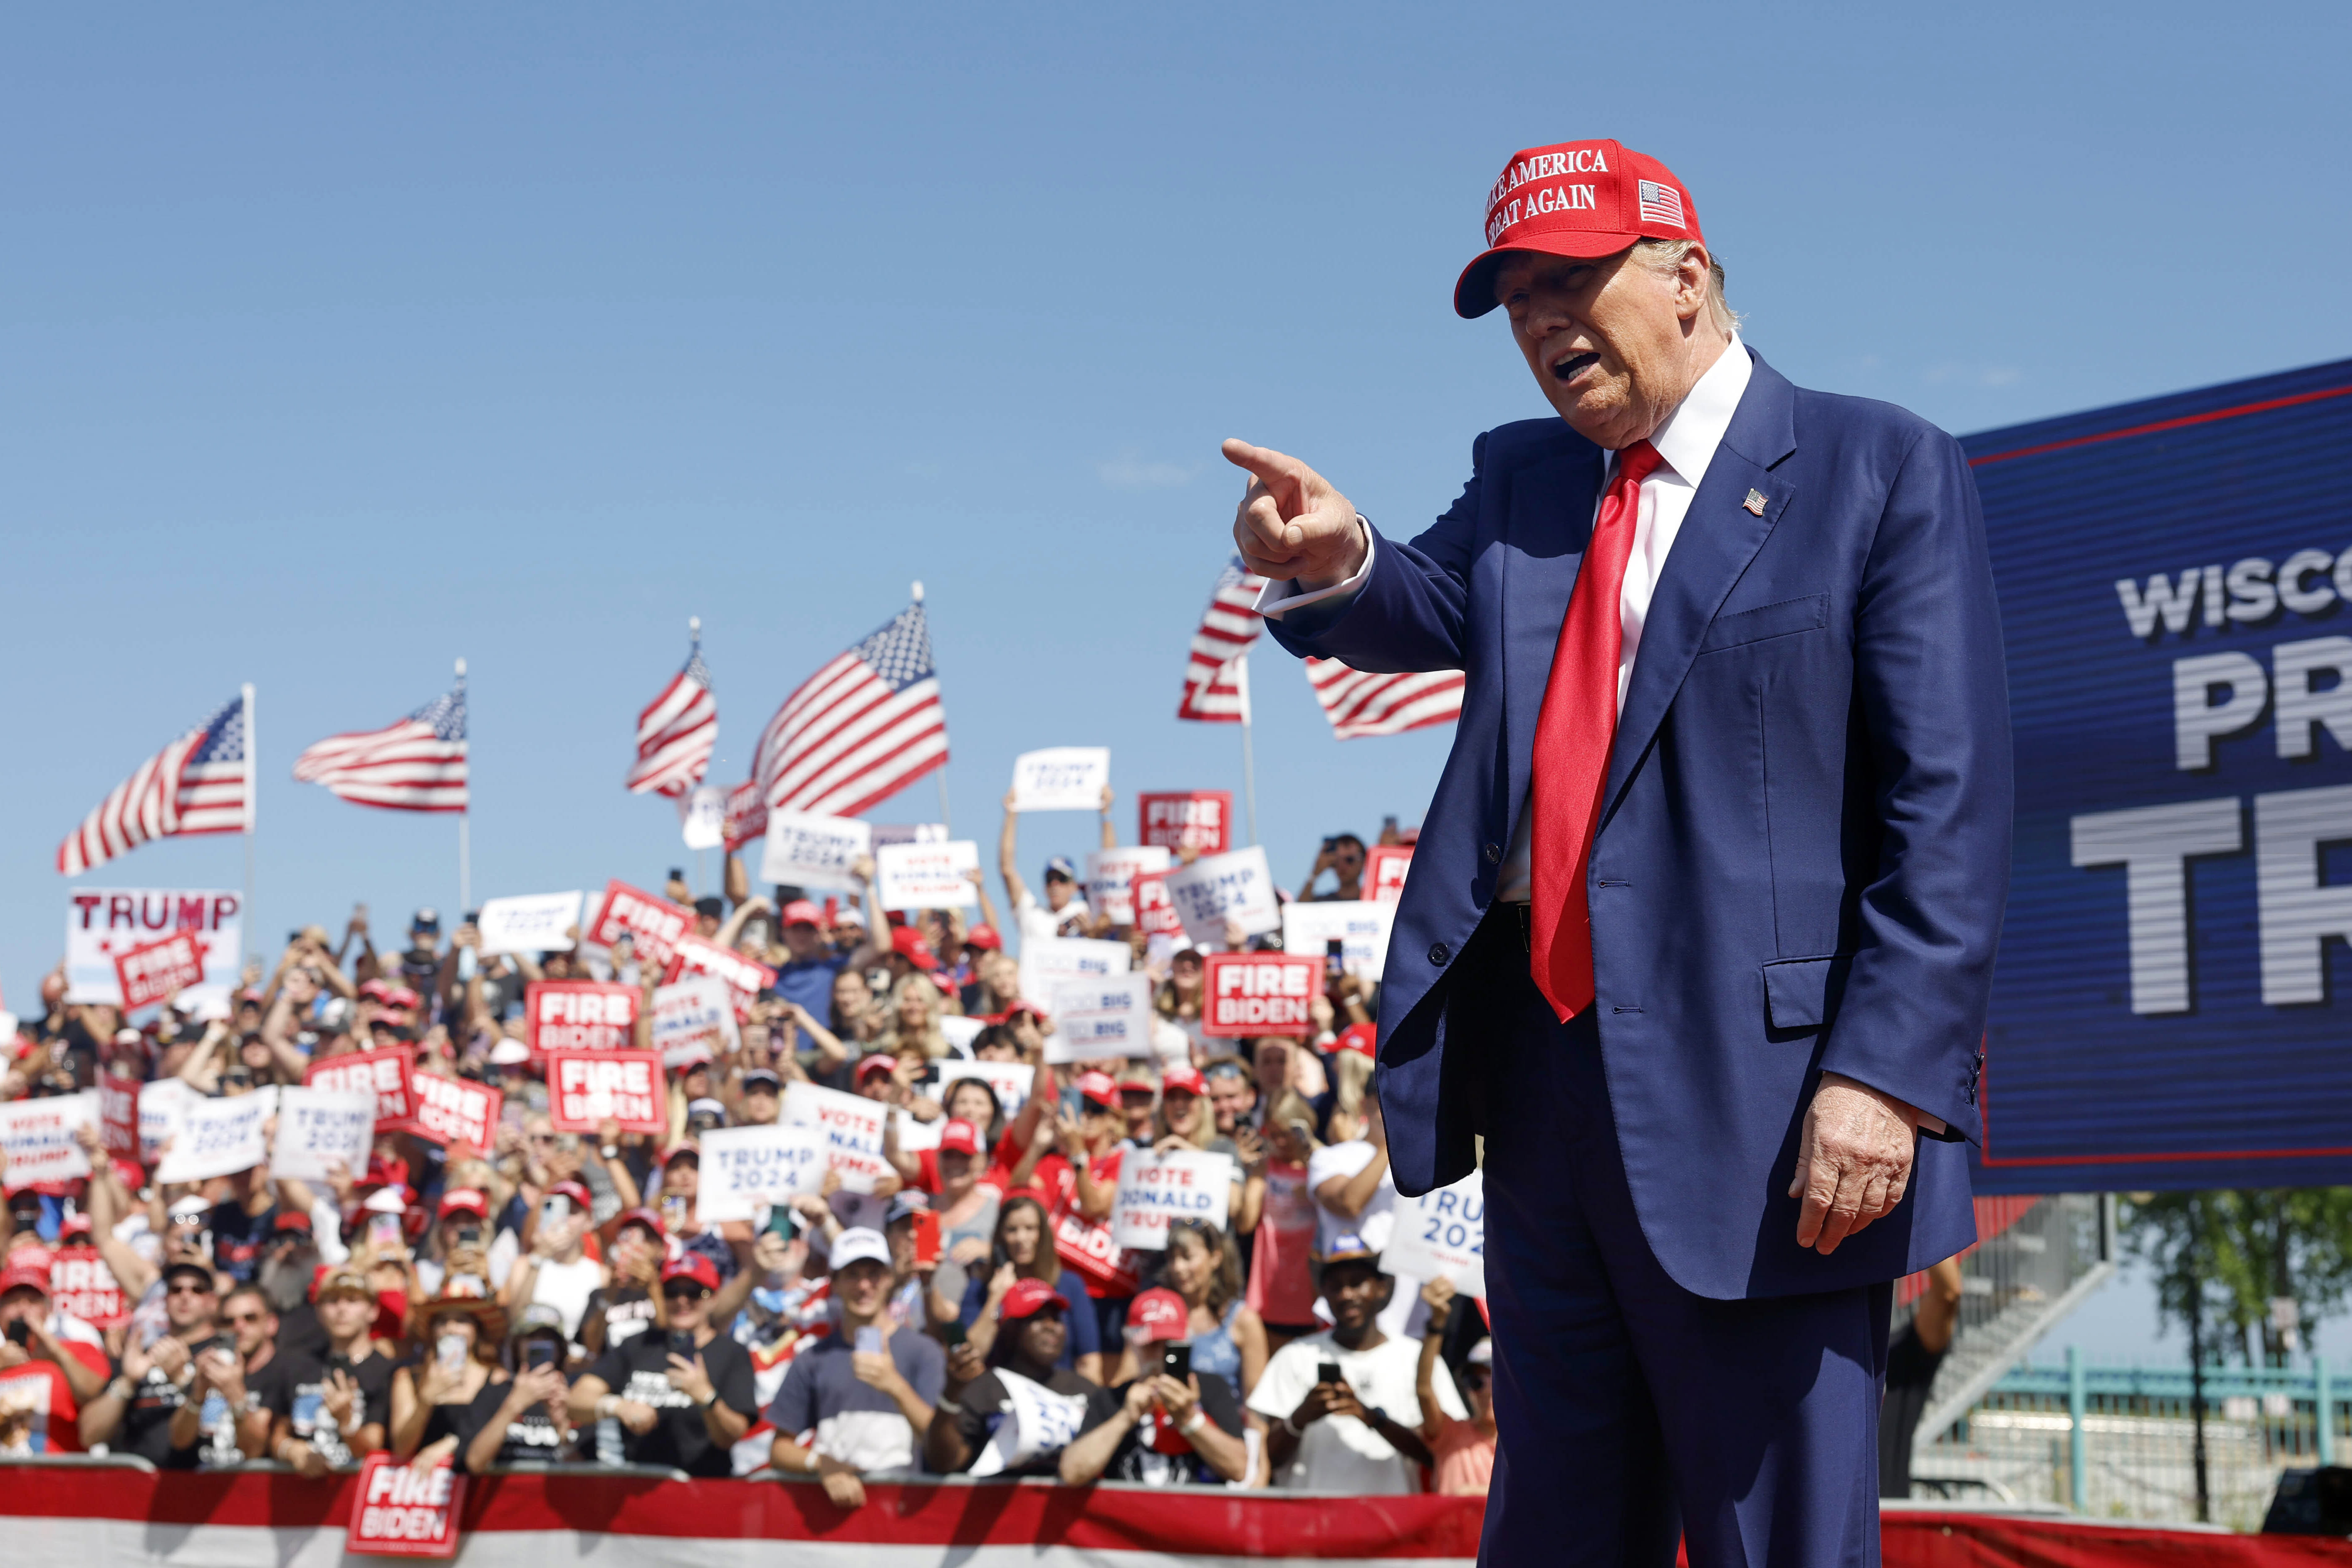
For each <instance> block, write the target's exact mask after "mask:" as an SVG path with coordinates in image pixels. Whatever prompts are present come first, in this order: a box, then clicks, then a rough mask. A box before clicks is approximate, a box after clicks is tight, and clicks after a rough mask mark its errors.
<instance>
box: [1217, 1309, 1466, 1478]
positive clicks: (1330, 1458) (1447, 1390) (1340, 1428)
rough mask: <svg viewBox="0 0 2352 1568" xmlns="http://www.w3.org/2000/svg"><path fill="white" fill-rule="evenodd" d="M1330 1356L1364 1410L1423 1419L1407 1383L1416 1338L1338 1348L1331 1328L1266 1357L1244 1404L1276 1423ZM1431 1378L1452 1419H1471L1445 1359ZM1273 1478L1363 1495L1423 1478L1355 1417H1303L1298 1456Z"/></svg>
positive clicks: (1416, 1365)
mask: <svg viewBox="0 0 2352 1568" xmlns="http://www.w3.org/2000/svg"><path fill="white" fill-rule="evenodd" d="M1327 1361H1328V1362H1337V1363H1339V1375H1340V1377H1341V1378H1343V1379H1344V1380H1346V1382H1347V1384H1348V1386H1349V1388H1352V1389H1354V1390H1355V1391H1356V1397H1357V1398H1358V1399H1360V1400H1361V1401H1363V1403H1364V1405H1366V1407H1367V1408H1370V1409H1372V1410H1378V1411H1381V1412H1383V1413H1385V1414H1386V1415H1387V1416H1388V1418H1389V1419H1390V1420H1391V1421H1394V1422H1396V1423H1398V1424H1399V1425H1401V1426H1416V1427H1417V1426H1420V1425H1421V1401H1420V1399H1419V1398H1417V1397H1416V1396H1415V1395H1414V1394H1413V1387H1412V1384H1413V1375H1414V1373H1416V1372H1418V1371H1419V1370H1420V1366H1421V1342H1420V1341H1419V1340H1406V1339H1391V1340H1384V1341H1382V1342H1381V1343H1379V1344H1377V1345H1375V1346H1373V1347H1372V1348H1371V1349H1370V1350H1368V1351H1351V1350H1347V1349H1343V1348H1342V1347H1341V1346H1340V1344H1339V1342H1338V1341H1336V1340H1334V1339H1333V1338H1332V1337H1331V1336H1330V1334H1328V1332H1326V1333H1320V1334H1309V1335H1307V1337H1306V1338H1305V1339H1303V1340H1293V1341H1291V1342H1289V1343H1288V1344H1286V1345H1285V1346H1283V1347H1282V1348H1281V1349H1280V1350H1278V1351H1276V1352H1274V1359H1273V1360H1271V1361H1269V1362H1267V1363H1265V1373H1264V1375H1262V1376H1261V1377H1259V1379H1258V1380H1257V1388H1256V1389H1255V1391H1254V1392H1253V1393H1252V1394H1250V1397H1249V1407H1250V1408H1251V1409H1252V1410H1255V1411H1256V1412H1257V1413H1258V1414H1259V1415H1263V1416H1265V1418H1266V1420H1267V1422H1268V1423H1269V1424H1271V1423H1275V1422H1279V1421H1281V1420H1282V1419H1283V1418H1284V1417H1286V1416H1287V1415H1290V1414H1291V1413H1292V1412H1294V1411H1296V1410H1297V1408H1298V1405H1299V1401H1301V1400H1303V1399H1305V1398H1306V1397H1307V1394H1308V1393H1309V1392H1310V1391H1312V1390H1313V1388H1314V1387H1315V1369H1316V1367H1317V1365H1318V1363H1323V1362H1327ZM1430 1381H1431V1384H1432V1385H1433V1387H1434V1388H1435V1390H1436V1393H1437V1407H1438V1408H1439V1409H1440V1410H1443V1411H1444V1412H1445V1414H1447V1415H1451V1416H1453V1417H1454V1419H1455V1420H1457V1421H1466V1420H1468V1419H1469V1413H1468V1412H1467V1411H1466V1410H1465V1409H1464V1408H1463V1405H1462V1396H1461V1395H1460V1394H1456V1393H1455V1392H1454V1378H1453V1374H1452V1373H1448V1372H1447V1371H1446V1370H1445V1363H1444V1361H1443V1360H1440V1361H1439V1362H1438V1363H1437V1365H1436V1366H1435V1367H1433V1368H1432V1369H1431V1373H1430ZM1274 1484H1275V1485H1276V1486H1278V1487H1290V1488H1294V1489H1307V1490H1312V1491H1330V1492H1347V1493H1349V1494H1352V1495H1355V1496H1359V1497H1367V1496H1373V1495H1379V1494H1386V1493H1395V1492H1415V1491H1419V1490H1420V1489H1421V1476H1420V1472H1419V1468H1418V1467H1417V1466H1415V1465H1414V1464H1413V1462H1412V1460H1410V1459H1408V1458H1405V1457H1404V1456H1403V1455H1402V1454H1400V1453H1398V1452H1397V1451H1396V1450H1395V1449H1394V1448H1393V1447H1390V1446H1389V1440H1388V1439H1387V1438H1385V1437H1383V1436H1381V1435H1380V1434H1379V1433H1378V1432H1376V1431H1374V1430H1373V1429H1372V1428H1371V1427H1370V1426H1366V1425H1365V1424H1364V1423H1363V1422H1361V1421H1359V1420H1357V1419H1356V1418H1355V1417H1354V1416H1352V1415H1326V1416H1325V1417H1324V1418H1323V1419H1322V1420H1320V1421H1312V1422H1309V1423H1307V1435H1306V1436H1303V1437H1301V1438H1300V1439H1299V1440H1298V1453H1297V1458H1294V1459H1292V1460H1291V1462H1290V1465H1289V1467H1288V1468H1286V1469H1284V1470H1283V1471H1282V1472H1281V1473H1280V1474H1278V1475H1276V1477H1275V1478H1274Z"/></svg>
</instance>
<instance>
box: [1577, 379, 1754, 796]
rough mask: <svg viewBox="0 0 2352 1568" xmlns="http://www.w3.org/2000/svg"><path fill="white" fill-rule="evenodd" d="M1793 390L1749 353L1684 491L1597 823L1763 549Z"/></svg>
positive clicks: (1619, 720) (1645, 624) (1635, 663)
mask: <svg viewBox="0 0 2352 1568" xmlns="http://www.w3.org/2000/svg"><path fill="white" fill-rule="evenodd" d="M1794 390H1795V389H1794V388H1792V387H1790V384H1789V383H1788V382H1787V381H1785V380H1784V379H1782V378H1781V376H1780V374H1778V373H1777V372H1775V371H1773V370H1772V369H1770V368H1769V366H1767V365H1766V364H1765V363H1764V361H1763V360H1762V358H1761V357H1759V358H1757V360H1756V363H1755V370H1754V372H1753V374H1751V375H1750V377H1749V379H1748V390H1747V392H1746V393H1745V394H1743V395H1741V397H1740V399H1739V407H1738V410H1737V411H1736V412H1735V413H1734V414H1733V415H1732V416H1731V427H1730V428H1729V429H1728V430H1727V431H1725V432H1724V437H1723V441H1722V444H1721V445H1720V446H1718V447H1717V448H1716V453H1715V458H1714V459H1713V460H1712V461H1711V462H1709V463H1708V464H1707V468H1706V479H1704V480H1702V481H1701V482H1700V484H1699V487H1698V493H1697V494H1696V495H1695V496H1693V497H1692V498H1691V504H1690V510H1689V511H1688V512H1687V513H1685V516H1684V518H1683V526H1682V531H1681V532H1679V533H1677V534H1676V535H1675V547H1674V549H1673V550H1672V551H1671V552H1669V553H1668V554H1667V556H1666V564H1665V567H1664V570H1663V571H1661V572H1660V573H1659V574H1658V586H1657V591H1656V592H1655V593H1654V594H1653V595H1651V598H1650V613H1649V616H1648V618H1647V619H1646V620H1645V621H1644V622H1643V627H1642V647H1641V651H1640V652H1639V653H1637V654H1635V655H1634V658H1633V679H1631V680H1629V681H1628V682H1627V683H1626V688H1625V708H1624V710H1623V711H1622V713H1620V714H1619V715H1618V716H1617V740H1616V743H1615V744H1614V745H1613V746H1612V748H1611V751H1610V757H1609V784H1608V787H1607V788H1606V789H1605V790H1604V791H1603V792H1602V794H1601V801H1602V806H1601V821H1602V823H1603V825H1606V823H1607V821H1608V814H1609V813H1610V812H1611V811H1612V810H1614V809H1615V808H1616V805H1617V802H1618V799H1619V798H1620V796H1622V795H1623V793H1624V789H1625V784H1626V781H1627V780H1628V779H1630V778H1631V777H1632V776H1633V767H1634V764H1635V763H1638V762H1639V761H1640V760H1641V758H1642V755H1643V752H1646V751H1648V750H1649V746H1650V742H1651V741H1652V740H1653V739H1654V737H1655V736H1656V734H1657V731H1658V726H1659V725H1660V724H1661V723H1663V722H1664V720H1665V716H1666V709H1667V708H1668V707H1669V706H1670V705H1671V704H1672V703H1673V701H1674V700H1675V692H1677V691H1679V690H1681V689H1682V684H1683V678H1684V677H1685V676H1686V675H1688V674H1689V673H1690V667H1691V660H1692V659H1693V658H1696V657H1697V655H1698V645H1699V639H1700V638H1701V637H1705V636H1706V628H1707V625H1708V623H1710V622H1711V621H1713V620H1714V619H1715V616H1716V612H1717V610H1719V609H1721V608H1722V607H1723V601H1724V600H1725V599H1726V598H1727V596H1728V595H1730V593H1731V590H1732V587H1733V586H1734V585H1735V584H1738V581H1739V577H1740V574H1742V573H1744V572H1746V571H1747V570H1748V563H1749V562H1750V561H1752V560H1754V559H1755V558H1756V552H1757V551H1758V550H1759V549H1761V548H1762V547H1763V543H1764V541H1765V539H1766V538H1767V537H1768V536H1769V534H1770V533H1771V531H1772V527H1773V524H1774V523H1776V522H1778V521H1780V513H1781V511H1782V510H1784V509H1785V508H1786V507H1787V505H1788V503H1789V498H1790V496H1791V495H1792V494H1794V493H1795V487H1794V486H1793V485H1791V484H1790V483H1789V482H1788V481H1787V480H1785V479H1778V478H1775V477H1774V475H1773V474H1772V472H1771V471H1770V470H1771V468H1772V467H1773V466H1774V465H1775V464H1777V463H1779V462H1780V459H1781V458H1785V457H1787V456H1788V455H1789V453H1790V452H1791V451H1794V450H1795V449H1796V435H1795V415H1796V408H1795V403H1796V399H1795V395H1794ZM1750 490H1755V491H1758V492H1759V493H1760V494H1761V495H1762V496H1763V497H1764V510H1763V515H1761V516H1758V515H1757V514H1756V513H1754V512H1752V511H1750V510H1748V507H1747V506H1746V504H1744V503H1745V502H1746V501H1747V499H1748V491H1750Z"/></svg>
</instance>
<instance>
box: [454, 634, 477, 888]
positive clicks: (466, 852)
mask: <svg viewBox="0 0 2352 1568" xmlns="http://www.w3.org/2000/svg"><path fill="white" fill-rule="evenodd" d="M457 689H458V690H459V691H460V692H462V691H464V690H465V689H466V661H465V660H464V659H462V658H461V659H459V660H458V661H457ZM473 731H474V716H473V715H472V714H471V713H468V714H467V715H466V735H467V741H466V804H465V805H462V806H459V807H458V808H457V918H458V919H459V920H463V919H465V918H466V911H467V910H470V909H472V908H473V907H474V859H473V846H472V844H471V842H470V839H469V829H470V827H471V825H472V823H473V817H474V745H473Z"/></svg>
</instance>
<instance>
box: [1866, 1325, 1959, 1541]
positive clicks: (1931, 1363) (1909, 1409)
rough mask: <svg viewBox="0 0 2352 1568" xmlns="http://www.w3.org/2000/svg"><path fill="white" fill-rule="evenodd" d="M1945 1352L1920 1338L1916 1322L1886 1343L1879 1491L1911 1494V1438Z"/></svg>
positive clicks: (1895, 1495)
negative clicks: (1924, 1342)
mask: <svg viewBox="0 0 2352 1568" xmlns="http://www.w3.org/2000/svg"><path fill="white" fill-rule="evenodd" d="M1943 1364H1944V1352H1942V1351H1931V1350H1929V1349H1928V1348H1927V1346H1926V1345H1923V1344H1921V1343H1920V1342H1919V1328H1918V1325H1917V1324H1916V1323H1906V1324H1904V1325H1903V1331H1902V1333H1900V1334H1898V1335H1896V1336H1895V1342H1894V1343H1893V1344H1891V1345H1888V1346H1887V1347H1886V1401H1885V1404H1883V1405H1880V1406H1879V1408H1878V1495H1879V1496H1880V1497H1891V1498H1907V1497H1909V1496H1910V1495H1911V1440H1912V1438H1913V1437H1915V1436H1917V1434H1918V1431H1919V1417H1920V1416H1921V1415H1925V1414H1926V1413H1927V1390H1928V1389H1929V1388H1930V1387H1932V1386H1933V1385H1934V1384H1935V1382H1936V1369H1937V1367H1939V1366H1941V1365H1943Z"/></svg>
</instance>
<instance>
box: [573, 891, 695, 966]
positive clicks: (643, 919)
mask: <svg viewBox="0 0 2352 1568" xmlns="http://www.w3.org/2000/svg"><path fill="white" fill-rule="evenodd" d="M693 930H694V911H693V910H682V909H679V908H678V907H677V905H676V904H673V903H671V902H670V901H669V900H667V899H661V898H656V897H655V896H654V895H653V894H651V893H648V892H646V890H645V889H642V888H632V887H631V886H629V885H628V884H627V883H626V882H624V881H621V880H619V879H614V880H613V881H609V882H607V883H605V884H604V902H603V903H601V904H599V905H598V906H596V918H595V919H594V920H593V921H589V922H588V931H587V933H586V936H585V939H584V940H586V941H588V942H594V943H595V944H596V945H597V946H598V947H610V946H612V945H613V944H614V942H618V941H620V940H621V938H623V937H627V938H629V939H630V940H631V941H632V942H634V943H635V946H636V950H637V956H638V957H639V958H641V959H644V960H645V961H646V963H668V962H669V961H670V959H671V957H672V955H674V954H675V953H676V952H677V939H678V938H680V937H682V936H685V935H687V934H688V933H689V932H691V931H693Z"/></svg>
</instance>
